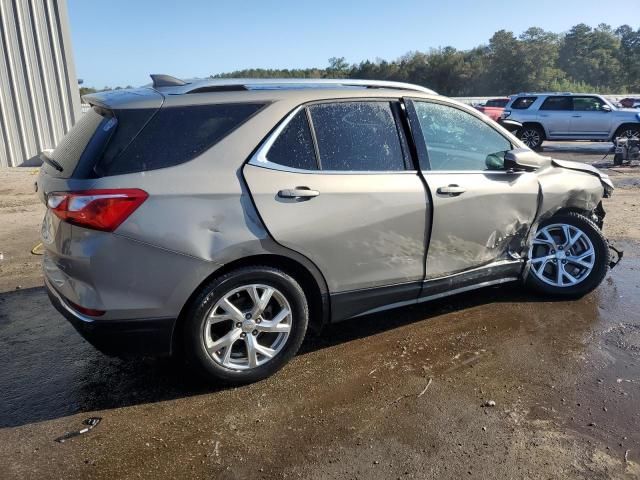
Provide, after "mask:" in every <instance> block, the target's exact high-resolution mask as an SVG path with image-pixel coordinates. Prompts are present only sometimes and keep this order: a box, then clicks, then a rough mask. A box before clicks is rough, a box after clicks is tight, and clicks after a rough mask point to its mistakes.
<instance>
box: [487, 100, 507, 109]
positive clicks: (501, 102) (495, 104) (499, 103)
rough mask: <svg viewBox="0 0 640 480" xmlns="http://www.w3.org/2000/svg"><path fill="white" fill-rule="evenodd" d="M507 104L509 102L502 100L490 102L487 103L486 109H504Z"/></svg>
mask: <svg viewBox="0 0 640 480" xmlns="http://www.w3.org/2000/svg"><path fill="white" fill-rule="evenodd" d="M507 103H509V100H502V99H497V100H488V101H487V103H486V104H485V107H498V108H503V107H504V106H505V105H506V104H507Z"/></svg>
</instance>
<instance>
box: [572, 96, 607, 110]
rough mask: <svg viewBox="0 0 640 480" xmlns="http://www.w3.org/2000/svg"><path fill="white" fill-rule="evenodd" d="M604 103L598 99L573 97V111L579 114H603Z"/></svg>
mask: <svg viewBox="0 0 640 480" xmlns="http://www.w3.org/2000/svg"><path fill="white" fill-rule="evenodd" d="M603 106H604V102H603V101H602V100H600V99H599V98H597V97H573V109H574V110H576V111H578V112H602V111H603V108H602V107H603Z"/></svg>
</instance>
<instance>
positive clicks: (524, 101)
mask: <svg viewBox="0 0 640 480" xmlns="http://www.w3.org/2000/svg"><path fill="white" fill-rule="evenodd" d="M537 98H538V97H518V98H516V99H515V100H514V101H513V103H512V104H511V108H515V109H516V110H526V109H527V108H529V107H530V106H531V105H532V104H533V102H535V101H536V100H537Z"/></svg>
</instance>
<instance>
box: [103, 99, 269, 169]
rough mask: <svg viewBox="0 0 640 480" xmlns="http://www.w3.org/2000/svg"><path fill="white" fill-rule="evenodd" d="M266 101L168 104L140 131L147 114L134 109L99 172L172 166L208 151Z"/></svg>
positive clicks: (116, 137)
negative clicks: (127, 124) (189, 104)
mask: <svg viewBox="0 0 640 480" xmlns="http://www.w3.org/2000/svg"><path fill="white" fill-rule="evenodd" d="M263 106H264V104H255V103H242V104H216V105H191V106H187V107H165V108H162V109H160V110H159V111H158V112H157V113H156V114H155V115H153V117H152V118H151V119H150V120H149V121H148V123H147V124H146V126H144V128H143V129H142V130H141V131H140V132H139V133H137V136H135V138H131V137H132V135H135V134H136V129H137V128H139V127H140V125H139V122H140V119H141V118H142V117H144V113H142V112H137V113H135V112H132V113H131V115H132V116H133V117H135V118H132V119H131V120H134V119H135V121H132V122H131V124H132V125H133V126H132V127H131V128H129V127H127V126H126V125H125V123H124V122H119V125H118V129H122V130H121V133H122V132H123V131H124V133H123V134H122V135H121V136H120V137H121V138H120V137H119V135H118V131H116V133H115V134H114V136H113V146H112V145H111V142H110V144H109V146H108V147H107V150H106V151H105V154H104V155H103V157H102V159H101V161H100V162H99V164H98V166H97V168H96V173H97V174H98V175H103V176H108V175H119V174H125V173H134V172H143V171H147V170H156V169H159V168H166V167H171V166H174V165H178V164H181V163H184V162H187V161H189V160H191V159H193V158H195V157H197V156H198V155H200V154H202V153H203V152H204V151H205V150H208V149H209V148H211V147H212V146H213V145H215V144H216V143H217V142H219V141H220V140H221V139H222V138H223V137H225V136H226V135H228V134H229V133H231V131H233V130H234V129H236V128H237V127H238V126H240V125H241V124H242V123H244V122H245V121H247V120H248V119H249V117H251V116H252V115H254V114H255V113H256V112H257V111H258V110H260V109H261V108H262V107H263Z"/></svg>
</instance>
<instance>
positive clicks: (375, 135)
mask: <svg viewBox="0 0 640 480" xmlns="http://www.w3.org/2000/svg"><path fill="white" fill-rule="evenodd" d="M309 111H310V112H311V120H312V122H313V128H314V130H315V134H316V140H317V142H318V152H319V155H320V165H321V168H322V169H323V170H351V171H393V170H404V169H405V163H404V156H403V152H402V146H401V143H400V135H399V132H398V127H397V125H396V121H395V118H394V115H393V111H392V109H391V104H390V103H389V102H344V103H323V104H318V105H313V106H311V107H309Z"/></svg>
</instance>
